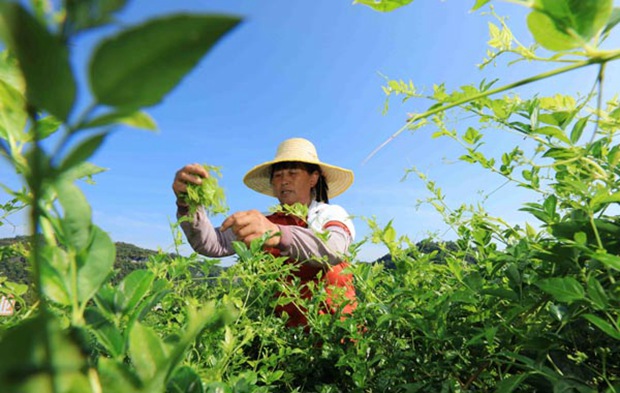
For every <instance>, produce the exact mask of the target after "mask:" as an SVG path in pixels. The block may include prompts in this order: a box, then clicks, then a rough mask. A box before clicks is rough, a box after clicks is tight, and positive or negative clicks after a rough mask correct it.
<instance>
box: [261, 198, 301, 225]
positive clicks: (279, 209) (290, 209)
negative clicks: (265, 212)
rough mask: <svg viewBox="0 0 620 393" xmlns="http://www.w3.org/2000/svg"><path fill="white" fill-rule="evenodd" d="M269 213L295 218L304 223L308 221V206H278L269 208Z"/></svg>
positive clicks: (296, 203) (298, 204)
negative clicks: (288, 215)
mask: <svg viewBox="0 0 620 393" xmlns="http://www.w3.org/2000/svg"><path fill="white" fill-rule="evenodd" d="M269 212H271V213H284V214H290V215H292V216H295V217H297V218H299V219H301V220H303V221H304V222H306V221H307V220H308V206H307V205H304V204H303V203H299V202H295V203H293V204H292V205H286V204H278V205H275V206H271V207H270V208H269Z"/></svg>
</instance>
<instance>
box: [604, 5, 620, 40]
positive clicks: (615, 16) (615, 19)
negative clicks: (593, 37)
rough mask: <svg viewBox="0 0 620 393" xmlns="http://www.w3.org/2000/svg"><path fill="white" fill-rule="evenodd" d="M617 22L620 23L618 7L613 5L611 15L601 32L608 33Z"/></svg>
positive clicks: (619, 8) (619, 9)
mask: <svg viewBox="0 0 620 393" xmlns="http://www.w3.org/2000/svg"><path fill="white" fill-rule="evenodd" d="M618 23H620V7H615V8H614V9H613V10H612V11H611V16H610V17H609V20H608V21H607V24H606V25H605V28H604V29H603V34H608V33H609V32H610V31H611V29H613V28H614V27H616V25H617V24H618Z"/></svg>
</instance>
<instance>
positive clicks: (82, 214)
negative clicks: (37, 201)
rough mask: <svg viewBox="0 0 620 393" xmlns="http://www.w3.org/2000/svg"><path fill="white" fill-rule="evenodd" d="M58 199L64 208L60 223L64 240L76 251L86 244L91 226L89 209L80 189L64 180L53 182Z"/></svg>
mask: <svg viewBox="0 0 620 393" xmlns="http://www.w3.org/2000/svg"><path fill="white" fill-rule="evenodd" d="M54 189H55V190H56V194H57V195H58V201H59V202H60V205H61V206H62V208H63V210H64V217H62V219H61V221H60V224H61V227H62V231H63V236H64V241H65V243H66V245H67V246H71V248H73V249H74V250H76V251H80V250H82V249H84V248H85V247H86V246H87V245H88V241H89V235H90V227H91V209H90V205H89V204H88V201H87V200H86V197H85V196H84V194H83V193H82V191H81V190H80V189H79V188H78V187H77V186H76V185H74V184H72V183H71V182H69V181H66V180H59V181H57V182H56V183H55V184H54Z"/></svg>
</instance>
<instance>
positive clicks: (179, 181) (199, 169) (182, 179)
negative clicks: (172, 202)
mask: <svg viewBox="0 0 620 393" xmlns="http://www.w3.org/2000/svg"><path fill="white" fill-rule="evenodd" d="M206 177H209V172H208V171H207V170H206V169H205V168H204V167H203V166H202V165H200V164H189V165H185V166H184V167H183V168H181V169H179V170H178V171H177V173H176V174H175V175H174V182H173V183H172V191H174V195H176V196H177V197H179V196H180V195H181V194H185V193H186V192H187V184H188V183H191V184H196V185H200V184H202V179H203V178H206Z"/></svg>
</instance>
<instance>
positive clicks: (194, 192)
mask: <svg viewBox="0 0 620 393" xmlns="http://www.w3.org/2000/svg"><path fill="white" fill-rule="evenodd" d="M202 167H203V168H204V169H205V170H206V171H207V172H209V176H207V177H205V178H203V179H202V183H201V184H200V185H198V184H189V185H188V186H187V195H186V197H185V200H186V202H187V204H188V205H189V213H190V215H194V213H196V210H198V207H200V206H203V207H204V209H205V212H206V213H207V214H208V215H210V216H213V215H216V214H226V213H228V205H227V204H226V195H225V194H224V189H223V188H222V187H221V186H220V185H219V183H218V178H222V172H221V168H220V167H217V166H212V165H206V164H203V165H202Z"/></svg>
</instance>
